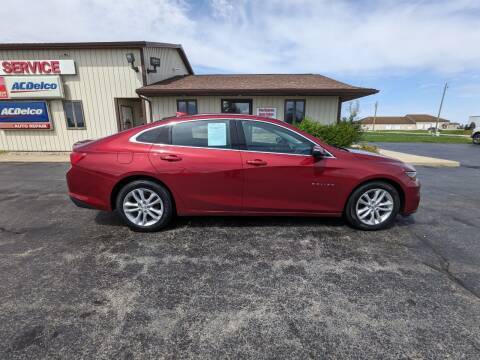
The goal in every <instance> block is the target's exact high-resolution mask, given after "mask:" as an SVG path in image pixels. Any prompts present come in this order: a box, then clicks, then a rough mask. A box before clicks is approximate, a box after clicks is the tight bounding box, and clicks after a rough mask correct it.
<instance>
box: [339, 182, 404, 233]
mask: <svg viewBox="0 0 480 360" xmlns="http://www.w3.org/2000/svg"><path fill="white" fill-rule="evenodd" d="M399 211H400V196H399V195H398V191H397V190H396V189H395V187H393V186H392V185H390V184H388V183H386V182H383V181H373V182H370V183H366V184H364V185H362V186H360V187H358V188H357V189H356V190H355V191H354V192H353V193H352V195H350V198H349V200H348V202H347V206H346V208H345V217H346V218H347V221H348V222H349V223H350V224H351V225H352V226H353V227H355V228H357V229H361V230H380V229H385V228H388V227H390V226H391V225H392V224H393V222H394V221H395V218H396V217H397V214H398V212H399Z"/></svg>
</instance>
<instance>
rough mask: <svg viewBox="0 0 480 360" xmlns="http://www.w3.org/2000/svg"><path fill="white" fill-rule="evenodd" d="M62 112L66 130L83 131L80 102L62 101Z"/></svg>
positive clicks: (83, 124) (83, 122) (83, 123)
mask: <svg viewBox="0 0 480 360" xmlns="http://www.w3.org/2000/svg"><path fill="white" fill-rule="evenodd" d="M63 110H64V111H65V118H66V119H67V129H84V128H85V119H84V118H83V107H82V102H81V101H64V102H63Z"/></svg>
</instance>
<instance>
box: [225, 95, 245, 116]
mask: <svg viewBox="0 0 480 360" xmlns="http://www.w3.org/2000/svg"><path fill="white" fill-rule="evenodd" d="M224 101H234V102H239V103H244V104H248V105H249V107H250V111H249V113H248V114H244V113H228V112H224V111H223V102H224ZM220 112H221V113H222V114H238V115H253V99H243V98H242V99H238V98H225V99H220Z"/></svg>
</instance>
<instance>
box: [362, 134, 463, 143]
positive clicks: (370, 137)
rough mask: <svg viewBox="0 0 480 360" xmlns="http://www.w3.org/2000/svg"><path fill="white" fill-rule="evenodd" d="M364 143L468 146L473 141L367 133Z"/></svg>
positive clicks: (459, 138)
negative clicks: (418, 143)
mask: <svg viewBox="0 0 480 360" xmlns="http://www.w3.org/2000/svg"><path fill="white" fill-rule="evenodd" d="M362 141H368V142H420V143H450V144H468V143H470V142H471V141H472V140H471V139H470V138H467V137H461V136H448V135H443V136H432V135H429V134H425V135H424V134H420V135H418V134H409V133H408V131H405V132H404V133H389V132H388V131H385V132H365V133H363V135H362Z"/></svg>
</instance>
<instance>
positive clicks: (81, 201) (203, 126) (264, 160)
mask: <svg viewBox="0 0 480 360" xmlns="http://www.w3.org/2000/svg"><path fill="white" fill-rule="evenodd" d="M71 164H72V167H71V169H70V170H69V171H68V174H67V181H68V188H69V194H70V197H71V199H72V200H73V202H74V203H75V204H77V205H78V206H81V207H89V208H95V209H100V210H107V211H113V210H118V213H119V214H120V216H121V217H122V218H123V220H124V221H125V223H126V224H127V225H128V226H130V227H131V228H133V229H137V230H142V231H154V230H158V229H161V228H163V227H165V226H166V225H167V224H168V223H169V222H170V220H171V219H172V217H173V216H174V215H178V216H185V215H282V216H345V218H346V219H347V221H348V222H349V223H350V224H351V225H353V226H354V227H356V228H359V229H363V230H377V229H383V228H386V227H388V226H390V225H392V224H393V223H394V221H395V218H396V216H397V214H399V213H401V214H403V215H408V214H411V213H413V212H415V211H416V210H417V207H418V204H419V201H420V184H419V182H418V180H417V178H416V171H415V169H414V168H413V167H411V166H409V165H406V164H404V163H402V162H400V161H397V160H394V159H391V158H387V157H382V156H379V155H375V154H371V153H365V152H360V151H354V150H347V149H341V148H336V147H333V146H330V145H327V144H324V143H323V142H321V141H320V140H319V139H317V138H315V137H313V136H311V135H309V134H307V133H304V132H302V131H300V130H298V129H297V128H295V127H293V126H291V125H289V124H287V123H284V122H282V121H277V120H272V119H265V118H260V117H256V116H245V115H233V114H218V115H194V116H184V117H177V118H171V119H166V120H163V121H160V122H156V123H152V124H148V125H145V126H140V127H136V128H133V129H129V130H126V131H123V132H121V133H119V134H115V135H112V136H109V137H106V138H103V139H100V140H96V141H90V142H84V143H81V144H76V145H75V146H74V150H73V152H72V154H71Z"/></svg>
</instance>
